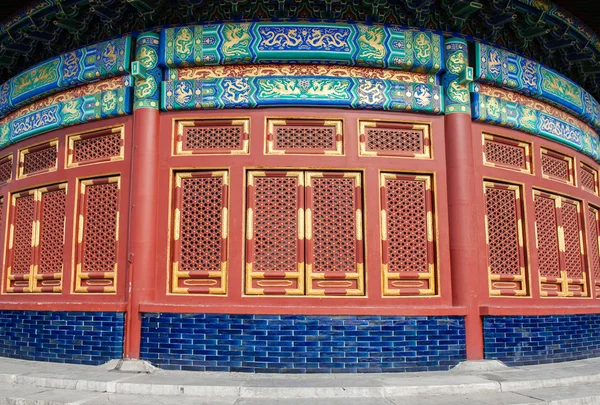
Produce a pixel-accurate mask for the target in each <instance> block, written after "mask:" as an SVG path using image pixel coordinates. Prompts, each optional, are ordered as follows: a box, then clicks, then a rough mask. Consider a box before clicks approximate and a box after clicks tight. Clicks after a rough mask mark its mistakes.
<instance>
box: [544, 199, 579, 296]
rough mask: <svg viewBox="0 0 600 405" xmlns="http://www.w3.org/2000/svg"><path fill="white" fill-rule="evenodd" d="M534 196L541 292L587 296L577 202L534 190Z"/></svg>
mask: <svg viewBox="0 0 600 405" xmlns="http://www.w3.org/2000/svg"><path fill="white" fill-rule="evenodd" d="M534 197H535V228H536V246H537V251H538V269H539V274H540V283H541V295H542V296H554V297H573V296H575V297H584V296H587V295H588V291H587V281H586V280H587V279H588V276H587V269H586V265H585V260H584V254H583V226H582V216H581V210H580V203H579V202H578V201H573V200H570V199H567V198H564V197H561V196H557V195H554V194H549V193H545V192H541V191H537V190H535V191H534Z"/></svg>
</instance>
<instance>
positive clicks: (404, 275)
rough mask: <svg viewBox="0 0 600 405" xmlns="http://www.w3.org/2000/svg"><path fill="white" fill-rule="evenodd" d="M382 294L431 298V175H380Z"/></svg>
mask: <svg viewBox="0 0 600 405" xmlns="http://www.w3.org/2000/svg"><path fill="white" fill-rule="evenodd" d="M380 182H381V184H380V186H381V227H382V232H381V252H382V257H381V260H382V262H381V263H382V274H383V294H384V295H401V296H410V295H434V294H435V293H436V291H435V285H436V282H435V278H436V270H435V242H434V231H433V230H434V225H435V224H434V223H433V202H432V201H433V195H432V191H431V184H432V178H431V176H430V175H405V174H393V173H382V174H381V179H380Z"/></svg>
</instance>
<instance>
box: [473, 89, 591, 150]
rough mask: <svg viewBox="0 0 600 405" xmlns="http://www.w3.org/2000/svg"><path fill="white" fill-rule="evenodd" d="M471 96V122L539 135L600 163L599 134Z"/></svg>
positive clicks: (516, 105)
mask: <svg viewBox="0 0 600 405" xmlns="http://www.w3.org/2000/svg"><path fill="white" fill-rule="evenodd" d="M476 86H477V85H475V89H474V90H475V91H474V92H473V93H472V94H471V97H472V100H473V105H472V109H473V114H472V116H473V120H475V121H480V122H485V123H488V124H493V125H498V126H502V127H507V128H512V129H516V130H519V131H523V132H527V133H530V134H533V135H540V136H543V137H545V138H548V139H551V140H553V141H556V142H559V143H561V144H563V145H566V146H569V147H571V148H573V149H575V150H577V151H581V152H582V153H584V154H586V155H587V156H590V157H592V158H594V159H595V160H600V153H599V140H598V135H597V134H596V133H594V132H592V131H585V130H583V129H581V128H579V127H577V126H575V125H572V124H570V123H568V122H566V121H564V120H561V119H559V118H556V117H554V116H552V115H550V114H547V113H545V112H543V111H539V110H535V109H533V108H530V107H528V106H525V105H523V104H519V103H517V102H513V101H508V100H504V99H500V98H496V97H492V96H488V95H483V94H480V93H479V92H478V91H477V88H476Z"/></svg>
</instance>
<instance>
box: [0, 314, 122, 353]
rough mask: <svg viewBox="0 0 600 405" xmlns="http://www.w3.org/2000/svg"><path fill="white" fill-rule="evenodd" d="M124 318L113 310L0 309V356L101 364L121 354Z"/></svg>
mask: <svg viewBox="0 0 600 405" xmlns="http://www.w3.org/2000/svg"><path fill="white" fill-rule="evenodd" d="M124 321H125V316H124V314H122V313H112V312H44V311H0V356H6V357H15V358H22V359H28V360H37V361H52V362H61V363H64V362H68V363H78V364H90V365H98V364H102V363H104V362H106V361H108V360H110V359H114V358H121V357H122V355H123V353H122V347H123V326H124ZM24 342H26V343H27V344H26V345H23V343H24Z"/></svg>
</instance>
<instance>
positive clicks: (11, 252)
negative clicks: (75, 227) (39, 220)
mask: <svg viewBox="0 0 600 405" xmlns="http://www.w3.org/2000/svg"><path fill="white" fill-rule="evenodd" d="M36 205H37V204H36V193H35V190H31V191H25V192H22V193H18V194H13V196H12V198H11V207H10V220H9V235H8V238H9V242H8V251H7V254H6V274H7V276H8V283H7V288H6V291H7V292H15V293H20V292H31V291H32V288H31V281H32V278H33V272H34V269H33V267H34V264H35V263H34V243H35V218H36Z"/></svg>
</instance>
